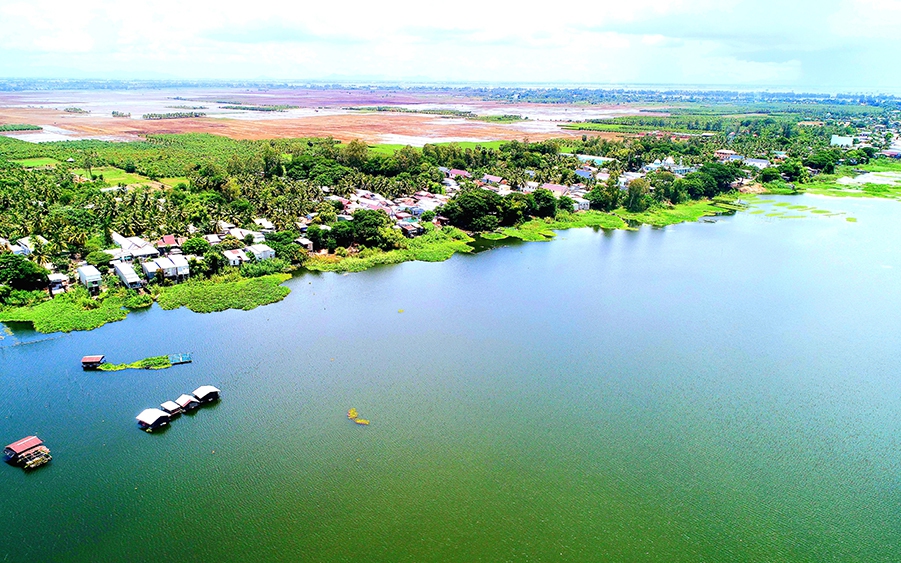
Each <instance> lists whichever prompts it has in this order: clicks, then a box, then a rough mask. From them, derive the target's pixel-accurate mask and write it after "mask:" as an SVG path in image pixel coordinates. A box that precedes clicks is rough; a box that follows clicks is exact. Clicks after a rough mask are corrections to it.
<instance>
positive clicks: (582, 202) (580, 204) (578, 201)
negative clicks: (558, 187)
mask: <svg viewBox="0 0 901 563" xmlns="http://www.w3.org/2000/svg"><path fill="white" fill-rule="evenodd" d="M572 200H573V210H574V211H588V209H589V208H591V202H590V201H588V200H587V199H584V198H581V197H574V198H572Z"/></svg>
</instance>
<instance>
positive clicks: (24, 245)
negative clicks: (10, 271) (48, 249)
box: [16, 235, 49, 256]
mask: <svg viewBox="0 0 901 563" xmlns="http://www.w3.org/2000/svg"><path fill="white" fill-rule="evenodd" d="M16 242H17V243H18V245H19V247H20V248H21V249H22V251H21V252H19V253H18V254H22V255H24V256H29V255H30V254H31V253H32V252H34V248H35V246H36V245H37V244H38V243H39V244H42V245H43V244H47V243H48V242H49V241H48V240H47V239H45V238H44V237H42V236H41V235H32V236H28V237H24V238H20V239H19V240H17V241H16Z"/></svg>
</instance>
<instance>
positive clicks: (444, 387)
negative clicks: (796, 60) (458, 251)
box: [0, 196, 901, 563]
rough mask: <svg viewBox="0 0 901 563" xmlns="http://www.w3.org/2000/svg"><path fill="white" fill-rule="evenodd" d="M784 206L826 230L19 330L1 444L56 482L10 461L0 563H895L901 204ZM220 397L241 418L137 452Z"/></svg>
mask: <svg viewBox="0 0 901 563" xmlns="http://www.w3.org/2000/svg"><path fill="white" fill-rule="evenodd" d="M767 199H768V200H772V203H766V204H764V206H765V209H766V213H771V212H779V211H773V210H778V209H782V208H786V211H785V212H786V213H789V212H790V213H791V214H795V213H797V214H806V215H808V216H810V219H811V220H808V221H785V220H773V218H768V217H767V216H766V214H765V213H764V214H752V213H750V212H740V213H737V214H736V215H734V216H724V217H719V218H717V221H716V222H715V223H690V224H681V225H674V226H671V227H666V228H658V229H651V228H647V227H643V228H641V229H639V230H637V231H612V232H609V231H603V230H592V229H578V230H570V231H562V232H558V234H557V238H556V239H555V240H552V241H549V242H538V243H521V242H518V241H507V242H506V243H505V242H503V241H502V242H500V243H498V242H495V241H483V243H482V244H480V245H479V250H482V252H478V253H474V254H472V255H456V256H454V257H453V258H451V259H450V260H448V261H446V262H442V263H418V262H416V263H405V264H402V265H398V266H391V267H382V268H376V269H373V270H369V271H366V272H362V273H356V274H350V275H335V274H312V273H310V274H304V275H299V276H297V277H295V278H294V279H292V280H290V281H289V282H288V285H289V287H290V288H291V290H292V292H291V294H290V295H289V296H288V297H287V298H286V299H285V300H284V301H283V302H280V303H276V304H273V305H269V306H265V307H260V308H257V309H254V310H252V311H247V312H244V311H226V312H223V313H214V314H207V315H201V314H195V313H192V312H190V311H188V310H186V309H178V310H174V311H163V310H161V309H160V308H159V307H157V306H154V307H152V308H150V309H148V310H145V311H141V312H138V313H134V314H131V315H129V316H128V318H127V319H126V320H124V321H121V322H116V323H111V324H108V325H106V326H104V327H102V328H100V329H98V330H95V331H91V332H82V333H72V334H67V335H40V334H37V333H34V332H29V331H28V330H27V329H23V328H22V327H12V328H13V330H12V334H5V335H4V338H3V339H2V340H0V413H2V416H0V437H2V438H4V439H6V440H7V442H3V444H5V443H9V442H12V441H14V440H16V439H19V438H21V437H24V436H27V435H30V434H37V435H38V436H40V437H41V438H42V439H43V440H44V441H45V443H46V444H47V446H48V447H49V448H50V450H51V451H52V453H53V457H54V459H53V461H52V462H51V463H50V464H49V465H47V466H45V467H43V468H41V469H39V470H37V471H35V472H32V473H27V474H26V473H24V472H22V471H21V470H19V469H16V468H12V467H7V466H2V467H0V490H2V491H3V493H4V510H3V511H2V512H0V561H3V560H8V561H26V560H41V561H64V562H70V561H85V562H87V561H114V562H115V561H123V562H126V561H140V560H146V559H148V558H150V557H154V558H156V557H160V556H161V554H170V553H177V554H178V558H179V559H181V560H186V561H243V560H254V561H284V560H293V561H329V562H333V561H361V560H367V561H368V560H377V561H411V562H413V561H416V562H421V561H461V562H471V561H479V560H482V561H515V560H519V561H579V562H583V561H650V562H667V563H669V562H678V561H686V562H689V561H690V562H696V561H724V560H727V561H749V562H750V561H754V562H757V561H802V562H803V561H809V562H817V563H819V562H822V561H853V560H857V561H867V562H882V561H885V562H889V561H897V560H899V559H901V518H899V516H901V512H899V511H901V508H899V507H901V454H899V452H901V438H899V437H901V379H899V377H898V374H899V373H901V357H899V355H898V354H897V350H898V349H901V346H899V345H901V320H899V317H898V315H897V311H898V310H901V281H899V277H898V272H899V271H901V256H899V254H898V252H897V250H896V248H895V241H896V240H898V237H899V235H901V221H899V218H901V203H899V202H895V201H885V200H875V199H866V200H863V199H853V200H852V199H838V198H822V197H812V196H794V197H779V196H773V197H768V198H767ZM776 204H787V205H779V206H777V205H776ZM790 207H796V208H798V209H795V210H790V209H787V208H790ZM801 207H803V208H804V210H803V211H802V210H800V208H801ZM813 209H828V210H829V211H830V214H819V215H818V214H815V213H813V212H812V211H811V210H813ZM839 213H841V214H842V215H839ZM833 214H835V215H833ZM851 216H853V217H855V218H857V219H858V221H857V222H856V223H850V222H848V221H847V220H846V217H851ZM174 352H191V353H192V355H193V360H194V361H193V363H191V364H187V365H180V366H174V367H172V368H170V369H167V370H161V371H149V370H127V371H123V372H113V373H101V372H85V371H82V370H81V366H80V363H79V360H80V358H81V356H83V355H85V354H95V353H100V354H106V355H107V358H108V361H111V362H115V363H123V362H130V361H134V360H137V359H140V358H145V357H149V356H155V355H160V354H167V353H174ZM203 384H211V385H215V386H216V387H218V388H220V389H222V400H221V401H220V402H219V403H217V404H215V405H213V406H209V407H204V408H201V409H198V411H197V412H196V413H194V414H191V415H186V416H182V417H181V418H179V419H177V420H175V421H174V422H173V423H172V425H171V428H169V429H167V430H165V431H164V432H161V433H158V434H146V433H144V432H141V431H139V430H138V429H137V427H136V425H135V420H134V417H135V416H136V415H137V414H138V413H139V412H140V411H141V410H143V409H145V408H149V407H155V406H158V405H159V404H160V403H161V402H163V401H165V400H168V399H174V398H176V397H178V395H180V394H181V393H185V392H190V391H191V390H193V389H195V388H196V387H198V386H200V385H203ZM350 408H355V409H357V410H358V411H359V413H360V416H362V417H364V418H365V419H368V420H370V421H371V424H370V425H369V426H363V425H358V424H354V423H353V421H351V420H349V419H348V418H347V412H348V410H349V409H350ZM35 538H40V541H35ZM185 546H190V549H186V547H185ZM163 556H164V555H163Z"/></svg>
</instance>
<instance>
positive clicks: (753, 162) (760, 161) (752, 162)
mask: <svg viewBox="0 0 901 563" xmlns="http://www.w3.org/2000/svg"><path fill="white" fill-rule="evenodd" d="M745 164H746V165H748V166H753V167H754V168H757V169H758V170H763V169H764V168H769V167H770V161H769V160H766V159H765V158H746V159H745Z"/></svg>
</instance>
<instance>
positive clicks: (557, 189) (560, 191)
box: [541, 184, 569, 197]
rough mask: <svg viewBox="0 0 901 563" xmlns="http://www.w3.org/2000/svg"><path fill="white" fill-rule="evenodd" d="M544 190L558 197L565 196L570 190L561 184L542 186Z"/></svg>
mask: <svg viewBox="0 0 901 563" xmlns="http://www.w3.org/2000/svg"><path fill="white" fill-rule="evenodd" d="M541 187H542V189H545V190H548V191H550V192H551V193H553V194H554V195H555V196H556V197H561V196H565V195H566V194H567V192H569V188H567V187H566V186H561V185H560V184H541Z"/></svg>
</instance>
